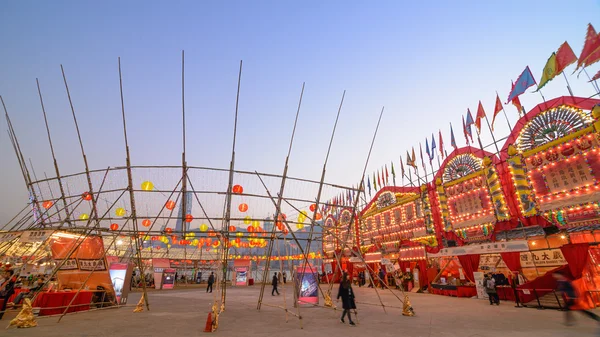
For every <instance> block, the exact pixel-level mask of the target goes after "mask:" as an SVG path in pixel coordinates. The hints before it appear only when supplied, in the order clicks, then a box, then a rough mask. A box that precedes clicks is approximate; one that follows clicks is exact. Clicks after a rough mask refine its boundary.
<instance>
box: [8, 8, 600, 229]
mask: <svg viewBox="0 0 600 337" xmlns="http://www.w3.org/2000/svg"><path fill="white" fill-rule="evenodd" d="M599 12H600V2H599V1H597V0H589V1H584V0H582V1H574V2H571V3H568V2H565V1H493V2H492V1H490V2H488V1H455V2H446V1H437V2H431V1H426V2H418V1H410V2H409V1H388V2H368V3H367V2H359V1H326V2H323V1H318V2H317V1H308V2H291V1H255V2H250V1H214V2H209V1H189V2H183V1H165V2H156V1H135V2H134V1H103V2H88V1H54V2H48V1H4V2H3V5H2V11H1V12H0V41H1V43H2V45H1V48H0V95H2V96H3V97H4V100H5V101H6V104H7V107H8V109H9V113H10V114H11V116H12V118H13V124H14V126H15V128H16V131H17V134H18V137H19V140H20V141H21V143H22V144H21V146H22V148H23V151H24V154H25V156H26V158H32V161H33V164H34V166H35V169H36V172H37V174H38V176H42V175H43V172H47V174H48V175H50V176H52V175H53V172H54V170H53V166H52V160H51V156H50V154H49V147H48V143H47V140H46V135H45V129H44V124H43V119H42V115H41V109H40V105H39V100H38V96H37V90H36V86H35V79H36V77H38V78H39V79H40V82H41V84H42V90H43V94H44V98H45V104H46V109H47V112H48V114H49V119H50V126H51V129H52V131H53V136H54V141H55V146H56V149H57V157H58V160H59V166H60V168H61V170H62V172H63V173H65V174H66V173H74V172H80V171H82V170H83V162H82V159H81V156H80V153H79V149H78V145H77V143H76V134H75V130H74V128H73V122H72V119H71V116H70V110H69V107H68V101H67V98H66V95H65V91H64V86H63V84H62V78H61V75H60V67H59V65H60V64H63V65H64V66H65V70H66V73H67V76H68V80H69V83H70V86H71V91H72V92H71V94H72V96H73V100H74V104H75V108H76V110H77V112H78V119H79V122H80V127H81V129H82V132H83V141H84V145H85V146H86V151H87V154H88V157H89V158H88V159H89V163H90V166H91V167H92V168H96V169H98V168H106V167H107V166H118V165H123V164H124V158H125V155H124V150H123V138H122V131H121V128H120V127H121V122H120V101H119V92H118V90H119V87H118V74H117V57H118V56H120V57H121V58H122V64H123V72H124V82H125V83H124V90H125V100H126V109H127V116H128V125H129V132H130V145H131V150H132V160H133V164H134V165H163V164H164V165H179V164H180V158H181V157H180V156H181V154H180V153H181V134H180V124H181V113H180V112H181V92H180V81H181V80H180V57H181V56H180V55H181V50H182V49H184V50H185V52H186V98H187V100H186V108H187V113H188V162H189V164H190V165H198V166H211V167H221V168H226V167H228V165H229V160H230V150H231V134H232V122H233V113H234V107H235V93H236V85H237V83H236V82H237V72H238V64H239V60H240V59H243V60H244V72H243V79H242V89H241V99H240V115H239V116H240V117H239V133H238V148H237V163H236V166H237V168H239V169H245V170H259V171H264V172H271V173H281V171H282V168H283V161H284V158H285V153H286V151H287V143H288V141H289V135H290V131H291V127H292V123H293V118H294V113H295V110H296V105H297V101H298V96H299V93H300V88H301V85H302V82H303V81H305V82H306V90H305V96H304V103H303V107H302V111H301V115H300V121H299V127H298V135H297V139H296V142H295V145H294V151H293V153H292V157H291V161H290V171H289V173H290V175H292V176H299V177H304V178H310V179H315V180H318V179H319V177H320V172H321V168H322V163H323V159H324V156H325V151H326V146H327V143H328V140H329V136H330V132H331V129H332V126H333V122H334V119H335V113H336V110H337V106H338V104H339V100H340V98H341V94H342V92H343V90H344V89H346V90H347V94H346V101H345V103H344V107H343V111H342V115H341V119H340V123H339V125H338V133H337V135H336V139H335V141H334V145H333V150H332V155H331V158H330V163H329V167H328V171H327V178H326V180H327V181H330V182H334V183H340V184H346V185H350V184H355V183H356V182H357V181H358V179H359V178H360V175H361V173H362V168H363V165H364V161H365V157H366V154H367V151H368V147H369V143H370V139H371V137H372V133H373V131H374V128H375V124H376V121H377V116H378V113H379V111H380V109H381V107H382V106H385V107H386V111H385V114H384V116H383V121H382V126H381V129H380V132H379V136H378V138H377V141H376V143H375V148H374V151H373V155H372V159H371V164H370V165H369V169H368V171H367V172H368V173H372V172H373V170H375V169H376V168H378V167H381V166H383V165H384V164H386V163H387V164H388V165H389V163H390V162H391V161H394V164H395V165H396V166H397V165H398V164H399V156H400V155H403V156H404V154H405V153H406V150H407V149H410V147H411V146H418V143H419V141H422V142H424V140H425V138H426V137H429V138H430V137H431V133H432V132H433V133H435V134H436V141H437V132H438V129H440V128H441V129H442V132H443V134H444V139H445V142H446V148H447V149H448V152H450V151H449V150H450V146H449V144H450V139H449V130H448V123H449V122H452V123H453V125H454V131H455V134H456V137H457V141H458V143H459V145H464V138H463V137H462V136H461V128H460V121H461V115H462V114H463V113H465V112H466V109H467V108H470V109H471V111H472V112H473V113H475V111H476V108H477V102H478V100H481V101H482V102H483V104H484V106H485V108H486V110H487V112H488V114H491V112H492V109H493V104H494V100H495V91H496V90H497V91H498V92H499V94H500V97H501V98H502V100H503V101H504V100H505V99H506V97H507V96H508V92H509V89H510V81H511V79H512V80H514V79H516V77H517V76H518V75H519V74H520V73H521V71H522V70H523V69H524V67H525V66H527V65H529V66H530V67H531V70H532V71H533V73H534V76H535V78H536V79H538V80H539V79H540V77H541V71H542V68H543V66H544V64H545V62H546V60H547V58H548V57H549V56H550V54H551V53H552V52H553V51H555V50H556V49H557V48H558V46H559V45H560V44H561V43H562V42H564V41H565V40H567V41H568V42H569V43H570V44H571V46H572V47H573V49H574V51H575V53H576V54H577V55H579V53H580V51H581V48H582V46H583V39H584V36H585V32H586V25H587V23H588V22H591V23H592V24H595V25H596V28H597V29H600V21H598V15H599ZM590 68H591V69H589V71H590V72H594V73H595V72H596V71H598V65H594V66H592V67H590ZM571 69H572V67H571V68H569V71H568V73H569V74H570V73H571V72H572V70H571ZM569 80H570V81H571V84H572V87H573V89H574V92H575V94H576V95H580V96H589V95H591V94H593V93H594V92H593V89H592V87H591V85H589V84H588V83H587V82H586V81H585V80H584V79H583V78H581V79H577V78H576V76H569ZM530 91H531V90H530ZM543 93H544V95H545V96H546V98H547V99H548V98H553V97H556V96H559V95H565V94H567V91H566V88H565V84H564V80H563V79H562V78H557V79H555V80H554V81H552V82H551V83H550V84H548V85H547V86H546V88H544V89H543ZM540 101H541V98H540V96H539V95H538V94H531V93H526V94H524V95H523V96H522V102H523V105H524V106H525V107H526V108H527V109H530V108H532V107H533V106H534V105H535V104H538V103H539V102H540ZM506 110H507V112H508V114H509V118H510V119H511V123H513V124H514V122H515V120H516V111H515V109H514V107H512V106H507V107H506ZM497 125H498V127H497V134H498V136H505V135H506V133H507V127H506V122H505V121H504V120H503V119H501V120H499V121H498V124H497ZM0 128H1V130H2V132H1V133H0V158H1V160H0V169H1V172H2V175H1V176H0V205H1V206H0V224H4V223H5V222H6V221H7V220H8V219H9V218H10V217H11V216H12V215H14V214H15V213H16V212H17V211H18V210H19V209H20V208H21V207H23V205H24V203H25V202H26V201H27V193H26V190H25V187H24V183H23V181H22V177H21V176H20V172H19V170H18V166H17V161H16V159H15V156H14V153H13V151H12V148H11V146H10V143H9V140H8V137H7V134H6V131H5V130H6V122H5V121H4V119H2V121H1V122H0ZM483 139H484V142H486V143H488V142H489V141H490V140H491V138H490V136H489V132H487V131H484V133H483ZM307 197H309V198H311V196H307Z"/></svg>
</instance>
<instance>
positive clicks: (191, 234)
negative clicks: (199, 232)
mask: <svg viewBox="0 0 600 337" xmlns="http://www.w3.org/2000/svg"><path fill="white" fill-rule="evenodd" d="M195 236H196V233H194V232H189V233H186V234H185V237H186V238H193V237H195Z"/></svg>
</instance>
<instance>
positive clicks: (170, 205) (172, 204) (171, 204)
mask: <svg viewBox="0 0 600 337" xmlns="http://www.w3.org/2000/svg"><path fill="white" fill-rule="evenodd" d="M165 207H166V208H167V209H168V210H169V211H172V210H173V209H174V208H175V201H173V200H169V201H167V203H166V204H165Z"/></svg>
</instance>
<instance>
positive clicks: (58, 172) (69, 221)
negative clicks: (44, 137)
mask: <svg viewBox="0 0 600 337" xmlns="http://www.w3.org/2000/svg"><path fill="white" fill-rule="evenodd" d="M35 82H36V84H37V89H38V95H39V96H40V105H41V106H42V113H43V114H44V123H45V125H46V133H47V134H48V144H50V153H51V154H52V160H53V161H54V172H55V173H56V179H57V180H58V187H59V189H60V199H61V200H62V202H63V207H64V208H65V213H66V218H65V222H66V223H67V224H68V225H69V227H71V226H73V224H72V223H71V220H70V219H69V212H68V210H67V199H66V198H65V189H64V187H63V183H62V177H61V175H60V171H59V169H58V161H57V160H56V154H55V153H54V145H53V144H52V137H51V136H50V127H49V126H48V117H47V116H46V108H45V107H44V99H43V97H42V90H41V88H40V81H39V80H38V79H37V78H36V79H35ZM50 190H51V191H52V189H50ZM59 215H60V214H59Z"/></svg>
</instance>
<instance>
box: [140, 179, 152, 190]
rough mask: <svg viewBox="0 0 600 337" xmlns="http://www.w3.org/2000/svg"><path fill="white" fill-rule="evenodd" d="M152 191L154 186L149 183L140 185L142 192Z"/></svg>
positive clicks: (145, 182)
mask: <svg viewBox="0 0 600 337" xmlns="http://www.w3.org/2000/svg"><path fill="white" fill-rule="evenodd" d="M153 189H154V184H153V183H152V182H151V181H144V182H143V183H142V190H144V191H152V190H153Z"/></svg>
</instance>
